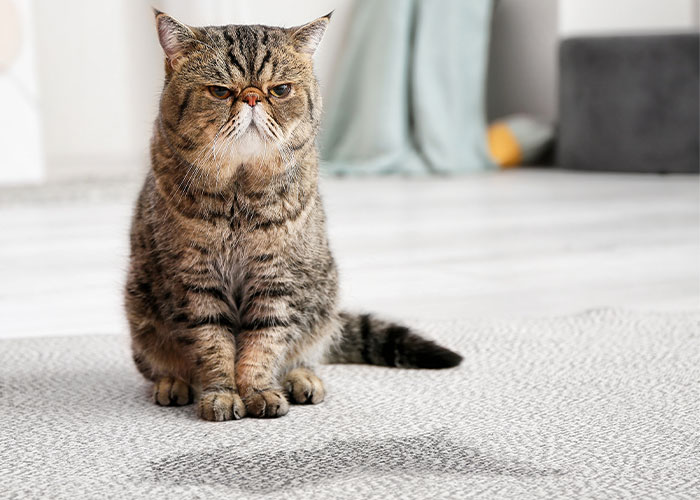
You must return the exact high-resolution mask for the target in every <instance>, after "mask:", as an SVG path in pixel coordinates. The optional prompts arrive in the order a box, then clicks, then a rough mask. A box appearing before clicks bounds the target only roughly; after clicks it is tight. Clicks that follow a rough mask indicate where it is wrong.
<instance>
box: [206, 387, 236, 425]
mask: <svg viewBox="0 0 700 500" xmlns="http://www.w3.org/2000/svg"><path fill="white" fill-rule="evenodd" d="M197 410H198V413H199V416H200V417H201V418H203V419H204V420H210V421H212V422H223V421H224V420H239V419H241V418H243V417H245V415H246V409H245V405H244V404H243V401H242V400H241V397H240V396H239V395H238V394H236V393H235V392H230V391H208V392H204V393H202V396H201V397H200V398H199V407H198V409H197Z"/></svg>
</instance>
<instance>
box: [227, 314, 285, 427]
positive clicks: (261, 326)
mask: <svg viewBox="0 0 700 500" xmlns="http://www.w3.org/2000/svg"><path fill="white" fill-rule="evenodd" d="M289 328H290V327H289V325H288V321H287V320H284V319H280V318H276V317H267V318H266V319H259V320H248V321H247V322H245V321H244V323H243V325H242V330H241V332H240V333H239V335H238V343H239V349H238V362H237V363H236V384H237V385H238V390H239V391H240V394H241V396H243V401H244V402H245V406H246V410H247V412H248V416H251V417H281V416H283V415H286V414H287V412H288V411H289V402H288V401H287V398H286V395H285V392H284V390H283V388H282V386H281V385H280V383H279V381H278V373H279V372H280V369H279V365H280V363H281V361H282V360H283V359H284V355H285V352H286V349H287V345H286V342H285V338H286V337H287V333H288V331H289Z"/></svg>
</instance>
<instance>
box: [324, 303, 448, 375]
mask: <svg viewBox="0 0 700 500" xmlns="http://www.w3.org/2000/svg"><path fill="white" fill-rule="evenodd" d="M340 318H341V322H342V325H343V330H342V337H341V338H340V339H339V341H338V342H336V344H335V345H334V346H332V348H331V351H330V353H329V354H328V356H327V361H328V362H329V363H360V364H368V365H380V366H398V367H402V368H451V367H453V366H457V365H458V364H460V363H461V362H462V356H460V355H459V354H457V353H456V352H453V351H450V350H449V349H447V348H445V347H442V346H439V345H437V344H436V343H435V342H432V341H430V340H427V339H424V338H423V337H421V336H420V335H418V334H416V333H415V332H413V331H412V330H411V329H409V328H407V327H405V326H401V325H397V324H396V323H391V322H388V321H384V320H381V319H377V318H374V317H373V316H370V315H369V314H361V315H357V314H350V313H345V312H343V313H340Z"/></svg>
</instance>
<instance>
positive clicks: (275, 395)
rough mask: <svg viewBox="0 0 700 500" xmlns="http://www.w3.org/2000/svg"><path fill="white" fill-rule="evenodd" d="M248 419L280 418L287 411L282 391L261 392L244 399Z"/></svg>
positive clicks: (287, 405)
mask: <svg viewBox="0 0 700 500" xmlns="http://www.w3.org/2000/svg"><path fill="white" fill-rule="evenodd" d="M245 406H246V409H247V410H248V416H250V417H261V418H262V417H268V418H270V417H281V416H283V415H286V414H287V412H288V411H289V402H287V398H285V397H284V394H283V393H282V391H277V390H273V391H261V392H256V393H253V394H251V395H250V396H248V397H247V398H245Z"/></svg>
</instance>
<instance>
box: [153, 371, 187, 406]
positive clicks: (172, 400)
mask: <svg viewBox="0 0 700 500" xmlns="http://www.w3.org/2000/svg"><path fill="white" fill-rule="evenodd" d="M193 396H194V393H193V391H192V388H191V387H190V386H189V385H188V384H186V383H185V382H183V381H182V380H180V379H177V378H174V377H161V378H159V379H158V380H156V381H155V382H154V384H153V400H154V401H155V402H156V404H158V405H160V406H183V405H188V404H190V403H191V402H192V399H193Z"/></svg>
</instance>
